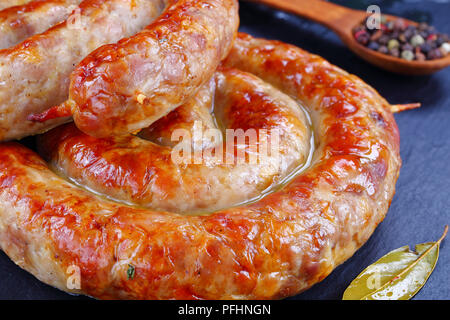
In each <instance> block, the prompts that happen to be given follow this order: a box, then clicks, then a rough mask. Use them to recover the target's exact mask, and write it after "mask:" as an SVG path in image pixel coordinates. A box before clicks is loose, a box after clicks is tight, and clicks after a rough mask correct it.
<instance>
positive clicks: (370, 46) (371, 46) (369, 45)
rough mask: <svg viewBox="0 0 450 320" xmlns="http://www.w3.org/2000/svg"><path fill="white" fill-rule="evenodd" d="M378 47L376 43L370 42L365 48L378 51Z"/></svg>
mask: <svg viewBox="0 0 450 320" xmlns="http://www.w3.org/2000/svg"><path fill="white" fill-rule="evenodd" d="M379 47H380V45H379V44H378V43H376V42H375V41H370V42H369V44H368V45H367V48H369V49H371V50H375V51H376V50H378V48H379Z"/></svg>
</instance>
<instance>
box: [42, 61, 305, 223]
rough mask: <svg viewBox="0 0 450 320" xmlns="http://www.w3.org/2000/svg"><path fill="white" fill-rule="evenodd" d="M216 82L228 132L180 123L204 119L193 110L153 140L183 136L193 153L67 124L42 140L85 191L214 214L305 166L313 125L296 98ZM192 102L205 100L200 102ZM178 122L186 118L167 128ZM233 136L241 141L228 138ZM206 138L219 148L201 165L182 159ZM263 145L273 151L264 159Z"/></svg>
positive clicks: (247, 79) (246, 82)
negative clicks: (194, 143)
mask: <svg viewBox="0 0 450 320" xmlns="http://www.w3.org/2000/svg"><path fill="white" fill-rule="evenodd" d="M214 78H215V83H216V85H215V86H214V87H215V90H212V92H206V95H207V96H209V95H211V93H212V94H213V96H214V97H215V98H214V101H213V102H212V105H214V114H215V119H217V120H218V121H220V123H222V124H223V126H225V128H226V129H227V131H226V132H225V131H209V132H207V131H206V130H208V129H206V128H207V127H208V124H209V123H208V122H207V123H206V126H205V127H206V128H205V129H206V130H204V131H203V129H202V128H198V129H199V130H198V131H197V132H196V131H194V130H196V128H195V126H196V125H197V126H200V125H202V122H199V120H197V123H196V120H194V122H192V120H190V119H189V118H191V117H187V119H183V118H182V117H183V115H186V114H187V113H193V114H194V116H193V117H192V118H194V119H195V115H198V114H199V113H198V112H197V108H195V106H194V105H193V104H190V103H187V105H185V106H182V107H180V108H181V109H184V110H185V113H183V111H179V110H178V109H177V110H175V111H173V112H174V113H175V114H174V115H170V114H169V115H168V116H167V118H168V119H161V120H160V121H159V124H158V122H157V123H156V124H155V126H154V127H153V135H154V137H155V136H162V137H164V136H168V137H172V134H174V133H175V134H177V133H179V134H182V135H183V138H184V139H185V140H187V141H181V143H189V148H188V149H184V150H178V149H172V148H170V147H165V146H161V145H158V144H155V143H152V142H150V141H146V140H142V139H140V138H138V137H136V136H133V135H128V136H121V137H112V138H103V139H98V138H94V137H91V136H88V135H86V134H84V133H82V132H81V131H79V130H78V129H77V128H76V127H75V126H74V125H73V124H69V125H66V126H63V127H59V128H56V129H53V130H52V131H49V132H47V133H46V134H45V135H43V136H42V137H40V139H39V140H40V149H41V151H42V154H43V155H44V156H45V158H47V159H48V160H49V162H50V163H51V164H52V165H53V167H55V168H58V169H59V170H60V171H62V173H63V175H65V176H68V177H71V178H72V179H73V180H75V181H77V183H78V184H79V185H83V186H86V187H87V188H89V189H90V190H95V191H96V192H99V193H101V194H107V195H108V196H109V197H111V198H114V199H119V200H122V201H126V202H127V203H135V204H137V205H139V206H142V207H147V208H152V209H154V210H164V211H172V212H178V213H181V214H187V213H198V212H213V211H217V210H220V209H223V208H226V207H230V206H233V205H237V204H239V203H242V202H245V201H247V200H249V199H252V198H256V197H258V196H259V195H260V194H261V193H262V192H263V191H264V190H266V189H268V188H269V187H271V186H272V185H276V184H277V183H279V182H280V181H282V180H283V179H284V178H285V177H286V176H287V175H288V174H290V173H291V172H292V171H294V170H295V168H297V167H300V166H301V165H304V164H305V162H306V160H307V158H308V154H309V150H310V146H309V143H310V134H311V133H310V132H309V124H308V123H307V120H306V118H305V115H304V114H303V113H302V111H301V109H300V108H299V105H298V104H297V103H296V102H295V101H294V100H293V99H292V98H290V97H289V96H287V95H285V94H283V93H282V92H280V91H279V90H276V89H275V88H273V87H272V86H270V85H268V84H267V83H264V82H263V81H262V80H260V79H258V78H257V77H255V76H253V75H250V74H247V73H244V72H242V71H239V70H235V69H224V70H220V71H218V72H217V73H216V75H215V77H214ZM214 87H213V88H214ZM201 94H205V93H202V92H200V95H201ZM192 100H194V101H198V100H200V101H202V99H199V97H198V96H196V97H194V98H193V99H192ZM205 101H206V103H208V99H205ZM194 103H195V102H194ZM210 106H211V104H209V105H200V106H197V107H198V109H208V108H210ZM177 116H178V117H179V116H181V118H180V117H179V118H178V119H177V120H176V121H174V122H172V123H170V124H169V122H168V121H169V120H170V119H174V118H176V117H177ZM249 124H251V127H249ZM166 125H168V126H166ZM189 126H190V128H189ZM186 128H187V131H176V130H179V129H186ZM239 129H241V130H242V131H238V130H239ZM200 130H202V131H203V132H201V131H200ZM230 130H235V131H234V132H235V133H236V134H233V135H230V134H229V133H230ZM261 130H265V131H261ZM227 133H228V134H227ZM200 134H202V136H205V138H206V136H208V134H209V137H210V139H211V137H214V139H215V141H214V142H215V143H214V144H212V145H211V146H209V147H206V148H202V146H200V147H199V148H197V150H199V151H202V152H201V153H197V154H196V158H195V159H193V157H191V156H190V157H189V158H187V157H185V158H182V157H181V155H179V153H181V151H184V152H186V153H187V154H190V153H192V152H193V150H192V148H191V147H190V145H191V144H192V143H190V141H192V139H193V138H195V137H196V136H200ZM275 134H276V135H277V136H275ZM219 137H220V139H219ZM174 138H175V139H176V140H178V137H176V136H174ZM154 142H157V140H156V141H154ZM264 143H266V147H265V148H266V149H267V150H268V151H272V150H273V152H271V153H269V152H267V154H264V150H262V149H263V146H264ZM182 146H183V145H180V147H182ZM216 146H217V148H216ZM275 148H276V149H275ZM241 150H242V152H241V153H238V152H240V151H241ZM275 151H276V152H275ZM219 153H221V154H219ZM178 157H179V158H178Z"/></svg>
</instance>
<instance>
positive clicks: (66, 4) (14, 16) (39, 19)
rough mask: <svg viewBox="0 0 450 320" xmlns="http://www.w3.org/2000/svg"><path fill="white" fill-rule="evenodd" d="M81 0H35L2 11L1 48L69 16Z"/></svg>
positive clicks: (0, 21) (39, 31)
mask: <svg viewBox="0 0 450 320" xmlns="http://www.w3.org/2000/svg"><path fill="white" fill-rule="evenodd" d="M80 2H81V0H35V1H32V2H30V3H28V4H25V5H22V6H16V7H12V8H8V9H5V10H3V11H0V30H1V32H0V49H5V48H8V47H11V46H13V45H16V44H18V43H19V42H22V41H23V40H25V39H26V38H28V37H30V36H32V35H34V34H38V33H42V32H44V31H45V30H47V29H48V28H50V27H52V26H54V25H56V24H58V23H59V22H61V21H64V20H66V19H67V18H68V16H69V14H70V13H71V12H72V10H73V9H75V8H76V6H77V5H78V4H79V3H80Z"/></svg>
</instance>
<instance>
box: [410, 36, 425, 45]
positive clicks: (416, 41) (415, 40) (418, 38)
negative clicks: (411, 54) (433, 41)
mask: <svg viewBox="0 0 450 320" xmlns="http://www.w3.org/2000/svg"><path fill="white" fill-rule="evenodd" d="M424 42H425V40H424V39H423V38H422V36H421V35H419V34H416V35H415V36H413V37H412V38H411V41H410V43H411V45H412V46H413V47H417V46H421V45H422V44H423V43H424Z"/></svg>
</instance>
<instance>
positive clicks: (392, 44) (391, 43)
mask: <svg viewBox="0 0 450 320" xmlns="http://www.w3.org/2000/svg"><path fill="white" fill-rule="evenodd" d="M399 45H400V43H399V42H398V41H397V40H395V39H391V40H389V42H388V45H387V46H388V49H389V50H392V49H394V48H398V46H399Z"/></svg>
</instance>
